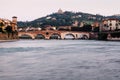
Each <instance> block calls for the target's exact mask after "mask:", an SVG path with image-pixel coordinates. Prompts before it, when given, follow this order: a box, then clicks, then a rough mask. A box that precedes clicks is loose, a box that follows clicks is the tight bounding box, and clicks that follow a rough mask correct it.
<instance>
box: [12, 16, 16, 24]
mask: <svg viewBox="0 0 120 80" xmlns="http://www.w3.org/2000/svg"><path fill="white" fill-rule="evenodd" d="M12 22H13V23H15V24H17V17H16V16H13V17H12Z"/></svg>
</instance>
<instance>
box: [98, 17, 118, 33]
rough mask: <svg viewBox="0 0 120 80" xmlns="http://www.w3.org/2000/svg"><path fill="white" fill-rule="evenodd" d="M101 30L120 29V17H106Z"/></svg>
mask: <svg viewBox="0 0 120 80" xmlns="http://www.w3.org/2000/svg"><path fill="white" fill-rule="evenodd" d="M100 30H101V31H115V30H120V20H119V19H106V20H103V22H102V26H101V28H100Z"/></svg>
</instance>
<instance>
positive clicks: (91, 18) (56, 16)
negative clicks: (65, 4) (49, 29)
mask: <svg viewBox="0 0 120 80" xmlns="http://www.w3.org/2000/svg"><path fill="white" fill-rule="evenodd" d="M109 17H111V18H114V17H115V16H108V17H107V18H109ZM104 18H106V17H104V16H102V15H98V14H96V15H93V14H88V13H82V12H76V13H75V12H68V11H66V12H64V13H62V14H60V13H53V14H50V15H47V16H45V17H42V18H38V19H35V20H33V21H30V22H18V27H28V26H32V27H44V26H46V25H51V26H55V27H59V26H71V25H72V24H73V23H74V22H75V21H78V22H85V23H92V22H96V21H98V22H101V21H102V20H103V19H104ZM119 18H120V17H119Z"/></svg>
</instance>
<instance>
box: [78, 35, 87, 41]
mask: <svg viewBox="0 0 120 80" xmlns="http://www.w3.org/2000/svg"><path fill="white" fill-rule="evenodd" d="M78 39H85V40H88V39H89V36H88V35H87V34H79V37H78Z"/></svg>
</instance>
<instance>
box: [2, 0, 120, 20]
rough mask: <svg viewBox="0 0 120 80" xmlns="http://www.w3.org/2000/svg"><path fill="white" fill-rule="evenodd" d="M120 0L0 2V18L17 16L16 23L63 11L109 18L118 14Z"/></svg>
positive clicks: (16, 0) (12, 0) (21, 0)
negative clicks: (59, 10)
mask: <svg viewBox="0 0 120 80" xmlns="http://www.w3.org/2000/svg"><path fill="white" fill-rule="evenodd" d="M119 3H120V0H90V1H88V0H81V1H80V0H64V1H62V0H57V1H56V0H52V1H50V0H0V11H1V12H0V18H6V19H10V20H11V17H12V16H17V17H18V21H31V20H34V19H37V18H40V17H44V16H46V15H49V14H51V13H55V12H57V11H58V9H60V8H61V9H62V10H63V11H72V12H84V13H90V14H100V15H103V16H110V15H114V14H120V9H119V8H120V6H119Z"/></svg>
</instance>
